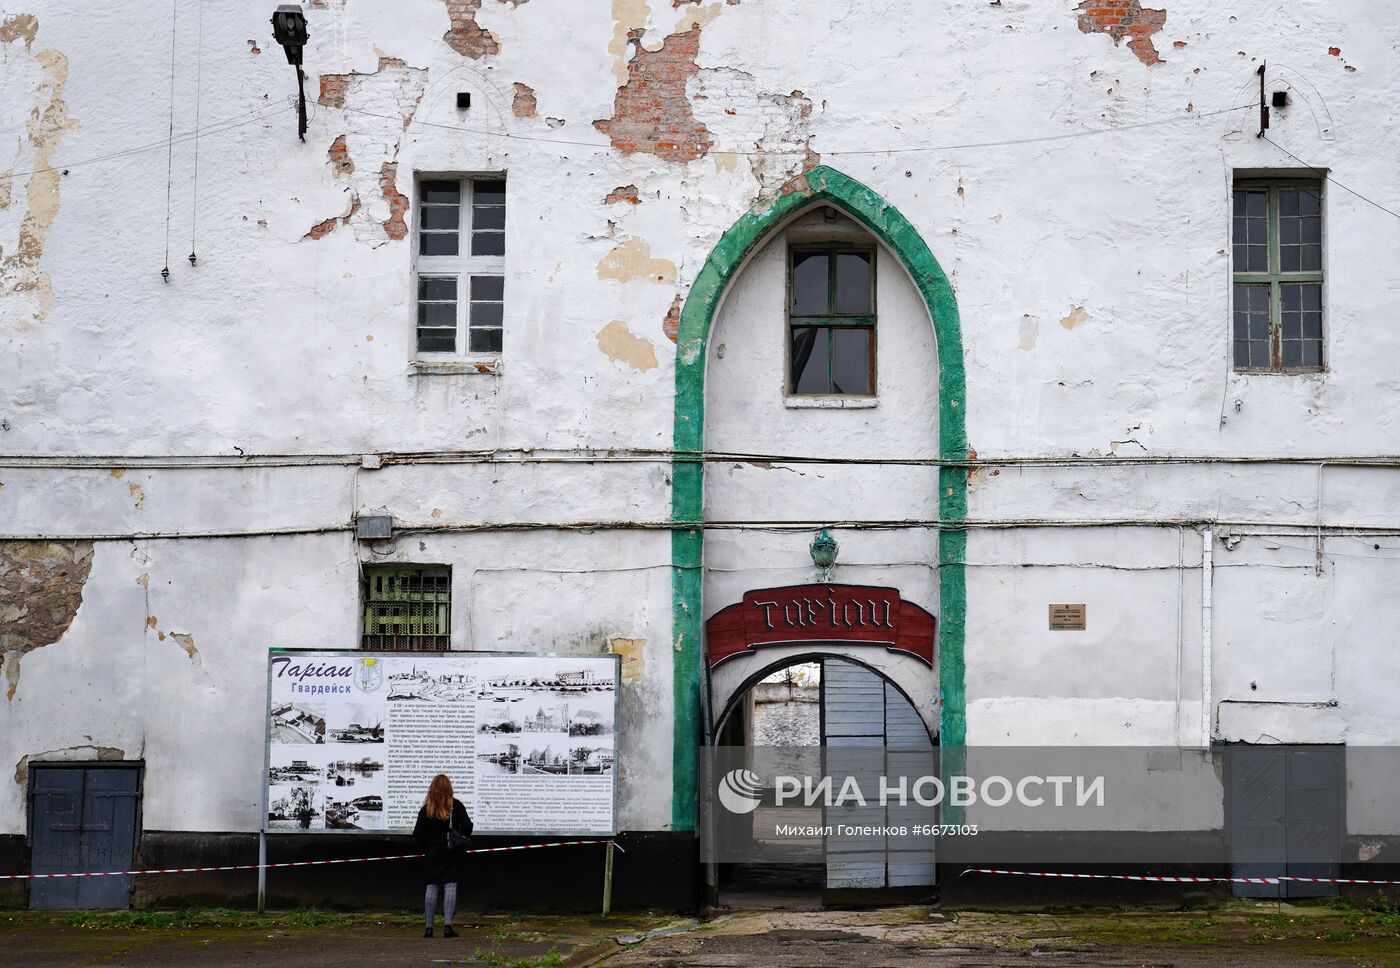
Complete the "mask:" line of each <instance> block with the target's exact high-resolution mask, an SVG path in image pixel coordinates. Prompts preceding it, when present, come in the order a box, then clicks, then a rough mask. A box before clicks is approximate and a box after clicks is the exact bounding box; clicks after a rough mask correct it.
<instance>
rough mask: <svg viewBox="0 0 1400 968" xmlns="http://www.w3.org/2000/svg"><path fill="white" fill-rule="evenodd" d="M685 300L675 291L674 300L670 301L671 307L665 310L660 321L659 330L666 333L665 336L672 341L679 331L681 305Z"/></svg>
mask: <svg viewBox="0 0 1400 968" xmlns="http://www.w3.org/2000/svg"><path fill="white" fill-rule="evenodd" d="M684 302H685V300H683V299H682V298H681V294H680V293H676V298H675V301H673V302H672V303H671V308H670V309H668V310H666V318H665V319H663V320H662V321H661V332H663V333H665V334H666V338H667V339H668V340H670V341H671V342H672V343H674V342H675V341H676V336H677V335H678V334H679V333H680V331H681V306H682V305H683V304H684Z"/></svg>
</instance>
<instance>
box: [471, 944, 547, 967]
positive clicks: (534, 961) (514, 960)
mask: <svg viewBox="0 0 1400 968" xmlns="http://www.w3.org/2000/svg"><path fill="white" fill-rule="evenodd" d="M472 960H473V961H477V962H480V963H481V964H483V965H492V966H494V968H559V966H560V965H562V964H563V963H564V957H563V955H561V954H559V949H558V948H550V949H549V951H547V952H545V953H544V954H542V955H508V954H502V953H501V952H499V951H496V950H494V949H492V950H489V951H488V950H485V949H483V948H476V949H475V950H473V951H472Z"/></svg>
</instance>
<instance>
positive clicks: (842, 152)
mask: <svg viewBox="0 0 1400 968" xmlns="http://www.w3.org/2000/svg"><path fill="white" fill-rule="evenodd" d="M1247 107H1248V105H1237V106H1234V107H1228V108H1220V109H1218V110H1215V111H1193V112H1192V113H1190V114H1181V115H1173V116H1172V117H1168V118H1156V119H1154V120H1151V121H1138V122H1135V123H1132V124H1120V125H1112V126H1110V127H1106V128H1090V129H1088V130H1084V131H1067V132H1062V133H1060V134H1052V135H1037V136H1031V137H1028V138H1004V139H1000V140H996V141H976V142H965V143H961V144H946V145H906V146H903V147H899V146H887V147H883V148H846V149H840V148H835V149H830V150H823V151H822V156H823V157H827V156H838V155H839V156H848V155H887V154H907V153H911V152H924V151H961V150H964V149H970V148H1004V147H1009V146H1013V145H1025V144H1038V143H1042V142H1052V141H1069V140H1072V139H1075V138H1087V137H1093V136H1096V135H1103V134H1115V133H1118V132H1121V131H1133V130H1135V129H1138V128H1151V127H1156V126H1157V125H1162V124H1176V123H1178V122H1181V121H1196V120H1199V119H1201V118H1210V117H1215V116H1217V115H1221V114H1229V113H1230V112H1232V111H1241V110H1244V109H1245V108H1247ZM339 110H340V111H342V112H345V113H347V114H360V115H364V116H366V117H371V118H379V119H382V120H385V121H398V122H400V123H402V122H403V118H402V116H397V115H390V114H381V113H379V112H377V111H366V110H365V109H363V108H352V107H350V106H349V105H342V106H341V107H340V108H339ZM413 126H417V127H423V128H441V129H444V130H447V131H460V132H462V133H463V134H478V135H482V136H484V137H491V138H505V139H507V140H510V141H529V142H538V143H541V144H558V145H570V146H573V147H579V148H599V149H611V148H612V145H611V144H610V143H609V142H605V141H579V140H577V139H571V138H550V137H545V136H542V135H524V134H514V133H511V132H506V131H491V130H488V129H485V128H473V127H469V126H467V125H462V124H445V123H443V122H440V121H423V120H419V119H417V118H415V119H414V120H413V121H412V122H411V124H410V127H413ZM717 150H722V152H723V153H724V154H726V155H738V156H740V157H770V156H781V155H791V154H805V153H806V151H807V148H806V147H805V146H804V147H798V148H791V149H787V150H778V151H773V150H764V151H744V150H739V149H735V150H730V149H728V148H725V149H717Z"/></svg>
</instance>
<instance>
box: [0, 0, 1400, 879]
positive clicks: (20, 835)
mask: <svg viewBox="0 0 1400 968" xmlns="http://www.w3.org/2000/svg"><path fill="white" fill-rule="evenodd" d="M13 11H14V12H11V13H7V14H6V15H5V18H6V19H5V20H4V22H3V25H0V42H3V46H0V51H3V61H0V63H3V70H0V78H2V79H3V85H4V93H5V97H4V98H3V101H2V102H0V103H3V104H4V107H3V109H0V110H3V115H2V116H0V117H3V122H0V129H2V130H4V131H6V132H8V133H9V136H8V137H7V138H6V139H4V144H5V146H6V147H4V148H3V149H0V154H2V155H3V157H0V166H3V167H4V169H5V170H4V171H3V172H0V331H2V332H3V336H4V346H5V347H6V352H4V353H3V354H0V653H3V665H0V670H3V675H0V688H2V689H3V690H4V692H5V695H4V697H3V700H0V760H3V762H4V763H5V764H6V769H7V771H8V770H9V768H10V765H11V764H13V767H14V771H13V777H12V779H6V780H4V781H3V782H0V857H3V859H4V862H5V863H4V868H5V869H6V870H11V869H14V870H18V869H21V868H24V867H25V865H27V864H29V863H30V860H29V838H30V837H31V834H32V831H31V823H32V819H33V813H34V810H35V806H34V803H35V799H34V796H33V785H32V779H33V778H32V776H31V773H32V767H34V766H39V765H52V764H63V763H73V764H90V765H93V766H94V767H96V766H98V765H101V764H122V763H127V764H139V766H140V771H141V781H140V796H139V822H138V832H139V842H138V845H137V853H136V856H135V860H136V862H137V863H139V864H142V865H144V866H150V865H151V864H157V863H160V864H163V865H165V866H169V865H170V864H172V863H176V862H179V861H190V862H194V861H199V860H201V859H209V860H212V859H214V858H217V859H218V860H217V862H219V863H246V862H248V861H249V860H250V859H251V858H252V856H253V855H254V854H255V846H254V845H255V835H256V832H257V831H258V829H259V826H260V816H259V815H260V811H261V795H262V789H261V786H260V781H259V778H260V776H261V771H262V768H263V766H262V757H263V723H264V720H263V709H264V699H265V697H264V694H263V683H264V679H263V674H262V670H263V668H264V667H265V663H266V656H267V650H268V648H270V647H283V648H287V647H291V648H321V649H327V648H334V649H340V648H355V647H358V646H361V645H364V646H366V647H374V648H385V647H390V648H411V647H421V648H424V649H437V650H442V649H451V650H488V651H489V650H497V651H509V652H522V651H523V652H531V651H538V652H548V653H570V652H577V653H600V652H615V653H619V654H621V656H622V676H623V689H622V694H621V703H620V710H621V719H620V724H619V739H618V751H617V768H618V781H619V782H618V791H619V799H618V823H619V828H620V830H621V837H622V840H621V841H620V842H621V843H623V844H624V845H625V846H627V847H628V850H629V854H628V855H626V856H627V860H625V861H623V862H620V863H622V864H623V866H622V867H621V868H620V869H619V874H618V876H619V887H618V890H619V892H620V893H619V897H620V901H621V903H636V904H643V903H664V904H668V905H674V906H676V907H685V906H689V905H691V904H693V903H695V901H696V899H697V897H698V896H699V885H700V883H701V879H700V875H699V872H698V867H697V863H696V849H695V829H696V796H697V791H696V785H697V779H696V778H697V757H698V750H699V748H700V746H701V745H702V743H703V742H704V740H705V738H706V737H707V736H708V735H709V731H710V727H711V726H713V725H714V724H715V723H716V722H717V720H718V718H719V717H720V716H721V714H722V713H723V711H724V709H725V708H726V706H727V705H728V704H729V703H730V702H731V701H732V700H733V698H734V697H735V696H736V695H737V693H738V692H739V691H740V690H741V688H742V687H743V686H744V685H745V684H746V683H749V682H751V681H752V680H753V679H754V677H755V676H757V675H758V674H759V673H761V672H762V671H763V670H771V669H772V668H775V667H777V666H778V665H781V664H782V663H783V662H785V661H790V660H792V659H795V658H797V657H800V656H803V655H808V654H811V653H812V652H813V651H814V648H813V647H812V646H811V645H810V644H806V645H791V646H769V647H766V648H765V649H764V650H759V651H758V652H756V654H755V655H753V656H748V657H742V658H739V659H736V660H734V661H733V662H731V663H729V664H727V665H721V666H719V667H717V669H716V671H715V675H714V677H713V679H712V678H711V677H710V676H709V675H708V674H707V672H706V669H707V664H706V662H705V656H706V652H705V649H706V639H705V624H704V623H705V620H706V619H708V618H710V617H711V616H713V615H715V614H716V613H717V612H719V611H720V610H722V609H724V608H725V607H727V606H730V605H732V604H734V603H737V602H740V601H741V600H742V599H743V596H744V594H745V593H746V592H748V591H750V590H754V589H778V588H783V587H786V586H794V585H804V584H808V583H811V582H813V581H814V577H813V575H814V572H813V565H812V559H811V557H810V555H809V546H810V545H811V542H812V541H813V539H814V537H816V536H817V534H818V533H819V532H820V531H821V530H823V529H827V530H829V532H830V534H831V535H832V536H833V537H834V538H835V539H836V540H837V542H838V543H839V546H840V551H839V555H838V558H837V563H836V565H835V575H834V581H835V582H837V583H841V584H843V585H849V586H874V587H879V588H884V589H897V590H898V592H899V596H900V599H901V600H902V601H904V602H908V603H910V604H912V605H916V606H917V607H918V608H920V609H922V610H923V611H924V612H927V613H928V614H929V615H931V616H933V617H934V619H935V622H936V632H935V634H934V640H933V642H934V645H933V648H934V655H933V661H932V662H931V663H930V662H925V661H921V660H919V659H918V658H915V657H911V656H910V655H908V654H905V653H900V652H896V651H889V650H885V649H880V648H875V649H872V648H870V647H869V646H866V645H859V644H851V643H844V644H843V643H840V642H829V643H827V644H826V645H824V646H822V647H821V648H819V649H817V650H816V651H818V652H821V653H823V654H830V655H846V656H850V657H854V658H857V659H859V660H860V661H862V662H864V663H866V664H868V665H869V666H871V667H872V668H874V669H875V670H876V671H877V672H880V673H881V674H882V675H884V676H885V677H886V678H888V679H889V681H891V682H892V683H894V684H895V685H897V686H898V687H899V688H900V690H901V691H902V692H903V693H904V694H905V695H906V696H907V697H908V698H909V700H910V702H911V703H912V704H913V705H914V707H915V708H916V709H917V710H918V712H919V713H920V715H921V717H922V718H923V719H924V723H925V725H926V726H927V728H928V731H929V734H930V737H931V739H932V741H933V742H935V743H937V744H941V745H943V746H945V747H960V746H964V745H968V746H984V745H991V746H995V745H1118V746H1125V745H1136V746H1144V747H1148V746H1151V747H1178V748H1202V747H1210V746H1212V745H1213V744H1223V743H1246V744H1310V745H1311V744H1317V745H1326V746H1333V747H1336V746H1341V747H1352V746H1357V747H1366V746H1388V745H1394V744H1396V743H1397V742H1400V725H1397V719H1396V714H1395V711H1394V710H1395V700H1394V694H1395V691H1396V686H1397V683H1400V650H1397V649H1396V648H1395V645H1396V632H1395V630H1396V629H1397V628H1400V597H1397V596H1396V595H1395V594H1394V593H1393V589H1394V588H1395V585H1396V581H1397V579H1400V538H1398V537H1397V535H1400V515H1398V513H1397V511H1396V509H1395V505H1394V503H1393V502H1392V501H1391V500H1390V499H1391V497H1392V496H1393V495H1394V494H1396V493H1397V492H1400V470H1397V466H1400V457H1398V456H1397V455H1400V427H1397V426H1396V425H1395V421H1394V419H1393V418H1392V416H1391V415H1392V413H1393V412H1395V411H1396V409H1397V407H1396V404H1397V403H1400V384H1397V382H1396V378H1395V376H1394V371H1395V365H1396V362H1397V358H1400V335H1397V333H1396V331H1395V328H1394V327H1393V326H1392V325H1390V320H1389V314H1390V312H1391V310H1392V309H1393V306H1394V302H1395V294H1396V293H1397V291H1400V264H1397V262H1396V260H1395V259H1394V258H1393V257H1392V256H1393V253H1394V252H1395V251H1396V248H1397V244H1398V243H1400V216H1397V214H1396V213H1397V212H1400V183H1397V172H1396V169H1395V164H1394V156H1395V150H1394V149H1395V145H1394V143H1393V142H1394V111H1395V109H1394V107H1393V99H1392V98H1390V97H1389V94H1390V91H1391V89H1392V88H1394V87H1396V86H1397V85H1400V78H1397V76H1396V74H1395V71H1394V69H1393V66H1392V62H1393V59H1394V50H1395V48H1396V44H1397V43H1400V26H1397V23H1396V21H1395V18H1394V17H1393V16H1392V15H1391V14H1390V13H1389V12H1388V11H1387V10H1385V9H1383V7H1382V6H1380V5H1375V4H1365V3H1359V2H1345V3H1322V2H1315V0H1294V2H1290V3H1286V4H1277V3H1263V2H1255V0H1250V2H1247V3H1242V4H1240V5H1236V7H1234V8H1231V9H1229V10H1228V11H1227V10H1226V9H1224V8H1222V7H1221V6H1220V5H1219V4H1211V3H1207V2H1205V0H1186V2H1182V0H1178V2H1176V3H1172V0H1164V6H1163V7H1162V8H1151V7H1144V6H1143V5H1142V4H1140V3H1139V2H1138V0H1087V2H1085V3H1082V4H1079V5H1078V6H1076V5H1075V4H1073V3H1071V2H1068V0H1066V2H1063V3H1029V2H1024V0H997V2H995V3H990V4H988V3H981V4H972V5H968V4H954V3H947V2H926V0H880V2H877V0H866V2H858V3H855V4H851V5H846V6H844V7H842V8H840V9H825V8H814V7H813V6H812V5H811V4H809V3H804V2H801V0H767V2H760V0H698V2H696V0H446V2H443V0H412V2H405V3H393V4H391V3H377V2H370V0H313V2H311V3H308V4H306V5H305V13H306V18H307V22H308V30H309V34H310V38H309V41H308V42H307V44H306V47H305V51H304V64H305V70H306V72H307V75H308V79H307V100H308V113H309V120H308V125H307V131H306V135H305V140H304V141H301V140H299V139H298V136H297V119H296V108H295V92H296V79H295V72H294V68H292V67H291V66H289V65H288V64H287V63H286V59H285V58H284V57H283V53H282V50H281V49H280V48H279V47H278V45H277V43H276V42H275V41H274V39H273V37H272V34H271V28H270V26H269V24H268V19H267V18H268V16H269V15H270V14H271V13H272V5H267V6H266V7H265V8H263V7H256V6H249V5H247V4H244V3H227V2H223V0H208V2H204V3H199V4H195V3H189V4H177V5H176V7H175V9H174V15H173V22H172V19H171V12H170V11H168V10H163V11H159V12H157V11H154V10H150V9H146V8H144V7H137V6H135V5H130V4H126V5H115V6H108V7H105V8H103V9H102V10H100V11H98V10H91V11H86V10H85V11H84V12H83V13H82V15H81V16H78V15H75V10H74V9H73V7H72V6H71V5H69V4H64V3H54V2H42V0H40V2H35V3H31V4H29V5H24V6H22V8H21V7H15V8H13ZM1261 68H1263V69H1264V72H1263V74H1262V80H1261V75H1260V74H1259V73H1258V72H1259V71H1260V69H1261ZM1261 97H1262V98H1263V100H1264V102H1265V103H1266V104H1267V105H1268V106H1269V127H1268V128H1267V130H1263V131H1262V134H1263V137H1260V136H1259V134H1260V133H1261V109H1260V101H1261ZM374 518H379V519H382V518H390V519H392V526H391V530H390V531H389V532H388V536H387V537H375V538H371V537H367V536H364V535H362V534H361V533H357V523H358V524H359V525H361V526H367V525H369V524H370V522H369V521H368V519H374ZM379 523H380V524H383V523H384V522H379ZM1064 604H1072V605H1082V606H1083V609H1082V615H1083V616H1084V623H1083V624H1084V627H1083V629H1082V630H1073V629H1056V628H1052V627H1051V623H1050V622H1049V621H1048V618H1047V616H1048V609H1049V608H1050V607H1051V606H1054V605H1064ZM740 663H747V665H744V666H742V667H741V666H740ZM8 775H9V774H8V773H7V776H8ZM1347 824H1348V826H1347V833H1348V835H1349V836H1358V835H1365V836H1366V837H1368V838H1371V840H1370V841H1368V842H1374V843H1377V844H1380V843H1382V842H1384V843H1385V844H1387V845H1389V844H1391V843H1392V842H1391V841H1389V840H1386V838H1394V837H1400V818H1397V817H1396V816H1395V815H1394V814H1393V813H1389V814H1387V813H1386V812H1385V811H1384V810H1378V811H1371V812H1367V808H1365V807H1364V805H1363V804H1362V802H1361V800H1358V801H1357V802H1356V803H1355V804H1350V805H1349V807H1348V812H1347ZM281 843H283V844H286V845H288V846H286V847H284V848H283V849H284V850H285V851H286V852H287V856H288V857H290V856H291V855H292V854H293V853H295V850H296V849H298V848H295V847H294V846H291V841H287V840H283V841H281ZM323 847H324V844H323ZM316 849H322V848H316ZM326 849H329V848H326ZM336 849H339V850H341V852H342V855H343V856H351V855H354V854H356V853H361V852H363V850H364V841H360V842H358V843H351V844H348V845H341V846H340V847H338V848H336ZM1377 849H1380V848H1377ZM1384 849H1386V850H1394V849H1395V848H1394V847H1393V846H1386V847H1385V848H1384ZM538 853H541V854H542V853H543V852H538ZM1363 859H1364V858H1363ZM530 863H534V861H530ZM540 863H541V864H543V865H545V867H547V866H548V864H546V862H543V861H541V862H540ZM549 863H550V864H552V863H555V862H554V861H551V862H549ZM626 864H632V865H634V866H633V867H632V870H631V872H629V871H628V870H627V869H626V866H625V865H626ZM518 869H520V868H510V867H507V866H502V867H501V868H500V877H499V878H498V880H500V879H501V878H507V877H509V876H510V875H511V872H512V871H515V870H518ZM541 869H544V868H541ZM568 870H570V871H572V870H573V868H568ZM309 876H310V875H308V877H309ZM572 876H573V875H572V874H569V875H568V876H566V877H564V880H565V881H568V878H569V877H572ZM594 877H595V875H594V873H593V872H592V871H591V869H588V870H586V869H584V867H583V866H580V867H579V868H578V872H577V879H576V883H575V882H573V881H569V882H568V883H563V884H562V885H561V886H560V888H559V891H560V896H561V897H565V898H567V897H568V896H570V895H571V893H572V892H575V891H577V892H579V894H580V896H582V895H584V894H586V895H587V896H588V897H589V898H591V897H592V895H593V893H595V880H594ZM629 878H630V880H629ZM189 883H193V884H194V885H195V886H189V884H187V885H186V886H184V887H173V886H169V885H165V884H161V885H156V884H154V883H150V884H148V883H146V882H144V881H142V882H138V884H137V885H136V888H135V890H136V898H137V901H138V903H142V902H150V903H154V902H156V901H160V900H162V899H167V898H172V897H194V896H217V897H224V898H227V897H230V896H236V897H240V898H243V897H247V896H248V893H249V891H250V890H251V880H240V881H237V882H236V884H235V885H234V886H232V887H230V886H228V885H229V884H230V883H234V882H228V881H219V880H216V879H214V878H213V877H212V875H211V877H210V878H208V879H206V880H201V881H197V882H189ZM287 883H291V882H287ZM297 883H299V884H300V885H301V887H298V888H296V889H295V891H294V889H293V888H291V887H288V888H287V889H286V890H287V891H288V892H294V893H295V896H296V898H297V899H300V900H306V901H315V900H317V899H320V898H325V897H340V896H343V895H344V893H346V892H345V891H344V890H342V888H341V887H340V886H339V885H337V884H334V883H332V882H331V881H329V880H326V881H314V880H305V881H301V882H297ZM663 883H664V885H665V886H664V887H662V886H659V885H662V884H663ZM5 890H9V891H10V893H8V894H4V895H0V896H3V897H4V899H5V903H10V904H15V905H22V904H24V903H25V902H26V895H25V893H24V892H23V889H21V888H15V889H13V890H11V889H9V888H7V889H5ZM289 896H291V894H289ZM589 903H591V901H590V902H589Z"/></svg>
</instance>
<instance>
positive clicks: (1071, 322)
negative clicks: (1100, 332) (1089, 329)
mask: <svg viewBox="0 0 1400 968" xmlns="http://www.w3.org/2000/svg"><path fill="white" fill-rule="evenodd" d="M1088 318H1089V314H1088V313H1086V312H1085V311H1084V307H1083V306H1075V307H1074V308H1073V309H1071V310H1070V311H1069V315H1068V316H1064V317H1062V318H1061V319H1060V325H1061V326H1063V327H1064V328H1065V329H1074V327H1076V326H1078V325H1079V324H1080V323H1082V322H1084V321H1085V320H1087V319H1088Z"/></svg>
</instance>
